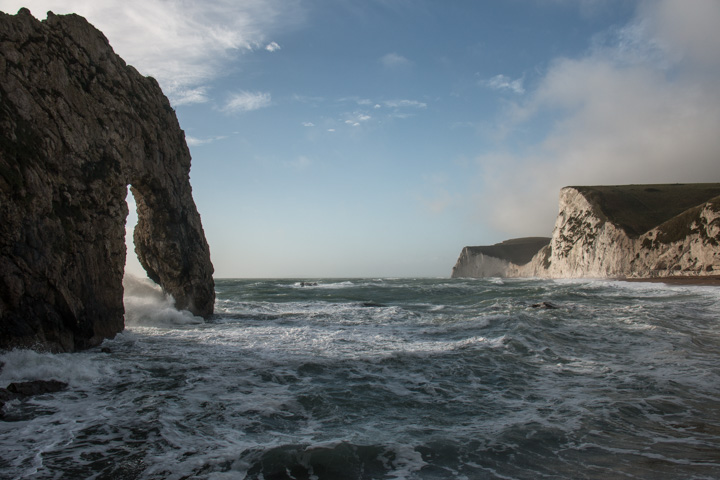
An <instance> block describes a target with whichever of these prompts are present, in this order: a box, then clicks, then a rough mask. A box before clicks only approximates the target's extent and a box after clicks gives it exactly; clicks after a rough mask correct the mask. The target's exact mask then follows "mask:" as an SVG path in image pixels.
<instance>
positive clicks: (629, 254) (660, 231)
mask: <svg viewBox="0 0 720 480" xmlns="http://www.w3.org/2000/svg"><path fill="white" fill-rule="evenodd" d="M473 248H475V249H477V248H482V247H465V249H463V252H462V253H461V255H460V258H459V259H458V262H457V264H456V265H455V268H454V269H453V275H452V276H453V277H485V276H501V277H544V278H579V277H586V278H633V277H634V278H645V277H661V276H676V275H684V276H701V275H718V274H720V184H694V185H630V186H620V187H567V188H564V189H562V190H561V192H560V208H559V213H558V217H557V220H556V222H555V228H554V230H553V235H552V239H551V240H550V243H549V245H547V246H544V247H541V248H540V249H539V250H538V251H537V253H536V254H535V255H534V256H533V257H532V259H531V260H530V261H528V262H526V263H521V264H518V263H514V262H512V261H509V260H508V259H507V258H488V256H487V255H472V254H471V252H472V250H468V249H473ZM501 257H502V256H501Z"/></svg>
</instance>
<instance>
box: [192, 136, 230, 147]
mask: <svg viewBox="0 0 720 480" xmlns="http://www.w3.org/2000/svg"><path fill="white" fill-rule="evenodd" d="M226 138H227V136H224V135H219V136H217V137H209V138H196V137H191V136H190V135H186V136H185V141H186V142H187V144H188V146H190V147H196V146H199V145H205V144H207V143H213V142H217V141H218V140H224V139H226Z"/></svg>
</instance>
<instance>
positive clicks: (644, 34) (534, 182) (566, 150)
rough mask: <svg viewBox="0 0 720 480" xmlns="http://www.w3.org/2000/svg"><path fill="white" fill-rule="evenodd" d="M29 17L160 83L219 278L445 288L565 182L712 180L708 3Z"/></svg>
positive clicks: (550, 211) (251, 5)
mask: <svg viewBox="0 0 720 480" xmlns="http://www.w3.org/2000/svg"><path fill="white" fill-rule="evenodd" d="M23 6H25V7H27V8H29V9H30V11H31V12H32V13H33V14H34V15H35V16H36V17H37V18H40V19H44V18H45V12H46V11H48V10H51V11H53V12H54V13H56V14H62V13H70V12H73V13H78V14H80V15H83V16H84V17H86V18H87V19H88V21H90V22H91V23H92V24H93V25H95V26H96V27H97V28H99V29H100V30H101V31H103V33H104V34H105V35H106V37H108V39H109V41H110V44H111V45H112V46H113V48H114V50H115V52H116V53H118V54H119V55H120V56H121V57H123V59H124V60H125V61H126V62H127V63H129V64H131V65H133V66H135V67H136V68H137V69H138V70H139V71H140V72H141V73H143V74H144V75H150V76H153V77H155V78H156V79H157V80H158V82H159V83H160V85H161V87H162V88H163V91H164V92H165V94H166V95H167V96H168V98H169V99H170V101H171V103H172V105H173V106H174V107H175V109H176V112H177V116H178V119H179V121H180V125H181V127H182V128H183V129H184V130H185V135H186V140H187V142H188V145H189V147H190V151H191V154H192V169H191V173H190V176H191V184H192V186H193V195H194V198H195V202H196V204H197V207H198V210H199V212H200V214H201V217H202V222H203V226H204V229H205V234H206V236H207V239H208V243H209V244H210V251H211V257H212V261H213V264H214V266H215V277H216V278H240V277H245V278H257V277H293V278H311V277H408V276H409V277H425V276H431V277H447V276H449V275H450V272H451V269H452V266H453V265H454V263H455V261H456V259H457V257H458V255H459V254H460V251H461V249H462V248H463V247H464V246H466V245H489V244H494V243H497V242H500V241H503V240H506V239H509V238H516V237H522V236H550V235H551V233H552V229H553V225H554V222H555V217H556V215H557V212H558V194H559V191H560V189H561V188H562V187H564V186H568V185H617V184H629V183H634V184H644V183H686V182H688V183H689V182H720V134H718V132H720V28H719V27H718V25H720V1H718V0H647V1H644V0H637V1H635V0H503V1H500V0H496V1H489V0H488V1H479V0H446V1H440V0H362V1H361V0H205V1H192V0H122V1H120V0H103V1H102V2H98V1H95V0H77V1H71V0H64V1H63V0H57V1H55V0H26V1H15V0H0V10H2V11H5V12H8V13H15V12H17V10H18V9H19V8H20V7H23ZM128 202H129V203H130V204H131V206H132V205H133V200H132V196H131V195H130V198H129V199H128ZM131 208H133V207H131ZM133 209H134V208H133ZM133 221H134V215H133V214H131V216H130V217H129V220H128V224H129V225H132V223H133ZM130 242H131V240H130ZM132 248H133V247H132V244H130V246H129V249H128V257H129V261H128V267H127V270H128V271H129V272H132V273H140V272H141V267H140V266H139V264H138V263H137V260H136V259H134V255H133V251H132Z"/></svg>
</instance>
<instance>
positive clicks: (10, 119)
mask: <svg viewBox="0 0 720 480" xmlns="http://www.w3.org/2000/svg"><path fill="white" fill-rule="evenodd" d="M189 172H190V152H189V150H188V148H187V144H186V143H185V135H184V132H183V131H182V130H181V129H180V126H179V124H178V121H177V118H176V116H175V112H174V111H173V109H172V107H171V106H170V103H169V102H168V100H167V98H166V97H165V96H164V95H163V93H162V91H161V90H160V87H159V86H158V84H157V82H156V81H155V80H154V79H152V78H149V77H143V76H142V75H140V74H139V73H138V72H137V71H136V70H135V69H134V68H133V67H131V66H128V65H126V64H125V62H124V61H123V60H122V59H121V58H120V57H118V56H117V55H116V54H115V53H114V52H113V50H112V48H111V47H110V45H109V44H108V41H107V39H106V38H105V36H104V35H103V34H102V33H101V32H99V31H98V30H97V29H95V28H94V27H93V26H92V25H90V24H89V23H88V22H87V21H86V20H85V19H84V18H82V17H80V16H77V15H63V16H56V15H53V14H52V13H48V18H47V20H45V21H43V22H40V21H38V20H37V19H35V18H34V17H33V16H32V15H31V14H30V12H29V11H28V10H26V9H22V10H20V12H18V14H17V15H14V16H13V15H7V14H4V13H2V12H0V348H11V347H16V346H20V347H34V348H43V349H47V350H51V351H73V350H76V349H83V348H88V347H91V346H94V345H97V344H99V343H100V342H102V340H103V339H104V338H108V337H112V336H114V335H115V334H116V333H117V332H119V331H121V330H122V329H123V314H124V310H123V287H122V278H123V273H124V265H125V255H126V252H125V238H124V237H125V220H126V217H127V213H128V211H127V205H126V203H125V197H126V193H127V187H128V185H131V186H132V187H131V188H132V192H133V194H134V197H135V200H136V203H137V205H138V217H139V221H138V226H137V228H136V229H135V249H136V252H137V255H138V258H139V260H140V262H141V264H142V265H143V267H145V269H146V271H147V273H148V276H149V277H150V278H151V279H153V280H154V281H155V282H157V283H158V284H160V285H161V286H162V287H163V288H164V289H165V291H166V292H168V293H169V294H171V295H172V296H173V297H174V298H175V300H176V306H177V307H178V308H181V309H189V310H190V311H192V312H193V313H194V314H196V315H201V316H205V317H207V316H209V315H211V314H212V312H213V305H214V298H215V293H214V282H213V279H212V273H213V267H212V264H211V262H210V253H209V248H208V245H207V242H206V240H205V234H204V232H203V229H202V225H201V223H200V215H199V214H198V212H197V209H196V207H195V203H194V201H193V199H192V191H191V187H190V181H189Z"/></svg>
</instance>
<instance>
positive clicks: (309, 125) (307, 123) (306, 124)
mask: <svg viewBox="0 0 720 480" xmlns="http://www.w3.org/2000/svg"><path fill="white" fill-rule="evenodd" d="M302 126H303V127H314V126H315V124H314V123H312V122H302Z"/></svg>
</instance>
